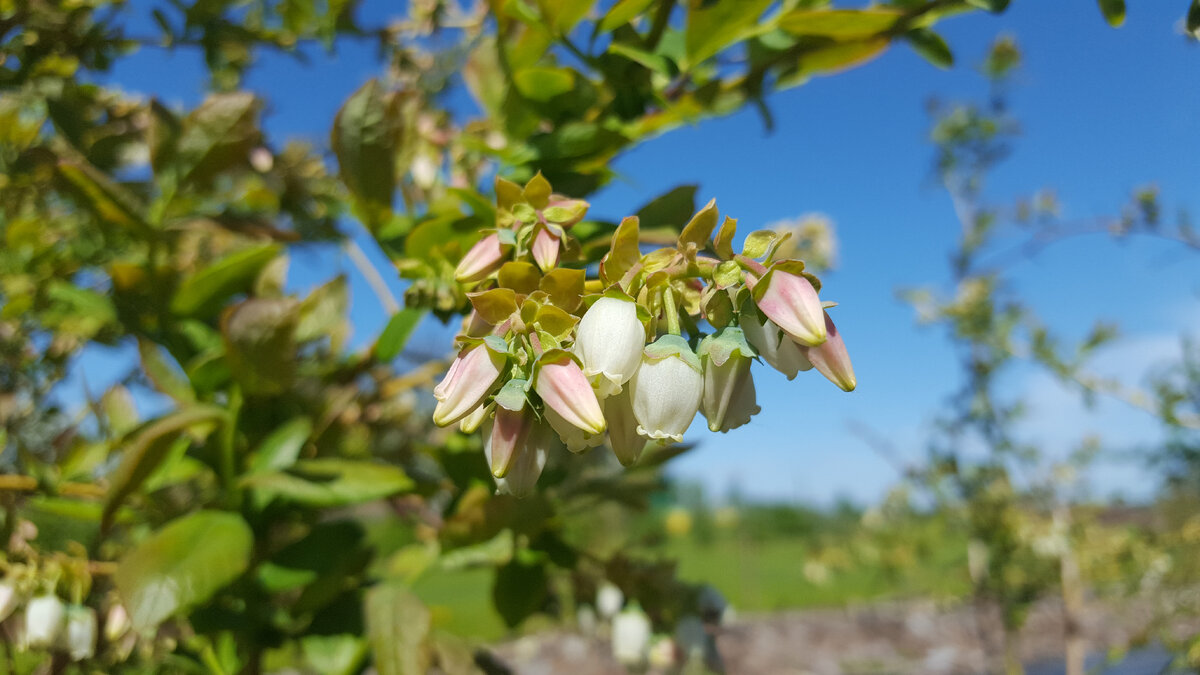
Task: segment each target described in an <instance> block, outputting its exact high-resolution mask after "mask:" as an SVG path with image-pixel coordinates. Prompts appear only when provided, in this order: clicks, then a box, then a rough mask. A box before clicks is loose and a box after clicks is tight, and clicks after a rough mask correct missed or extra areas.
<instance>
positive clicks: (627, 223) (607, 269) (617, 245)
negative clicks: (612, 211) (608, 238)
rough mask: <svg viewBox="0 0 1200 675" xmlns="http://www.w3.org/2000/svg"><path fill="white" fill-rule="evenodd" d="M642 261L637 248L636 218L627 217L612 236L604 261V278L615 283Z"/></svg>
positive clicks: (639, 250)
mask: <svg viewBox="0 0 1200 675" xmlns="http://www.w3.org/2000/svg"><path fill="white" fill-rule="evenodd" d="M641 259H642V251H641V248H640V247H639V246H638V217H637V216H628V217H626V218H625V219H624V220H622V221H621V224H620V225H618V226H617V229H616V231H615V232H613V236H612V247H611V250H610V251H609V253H608V255H607V256H606V257H605V259H604V266H603V267H604V277H605V279H606V280H607V281H608V283H610V284H614V283H617V282H618V281H620V280H621V277H623V276H625V273H626V272H628V271H629V270H630V269H631V268H632V267H633V266H634V265H636V264H637V263H638V261H640V260H641Z"/></svg>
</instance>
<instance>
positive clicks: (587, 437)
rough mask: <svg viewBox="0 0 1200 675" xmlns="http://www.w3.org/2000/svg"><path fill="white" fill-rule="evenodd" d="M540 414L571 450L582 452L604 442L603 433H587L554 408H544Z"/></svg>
mask: <svg viewBox="0 0 1200 675" xmlns="http://www.w3.org/2000/svg"><path fill="white" fill-rule="evenodd" d="M601 405H602V406H603V402H601ZM542 416H543V417H545V418H546V422H547V423H549V424H550V428H551V429H554V433H556V434H558V438H559V440H561V441H562V442H563V444H564V445H566V446H567V450H570V451H571V452H574V453H580V452H584V451H586V450H588V449H590V448H594V447H596V446H598V445H601V444H603V443H604V434H589V433H588V432H586V431H584V430H583V429H580V428H579V427H577V426H575V425H574V424H571V423H570V422H568V421H567V420H565V419H563V416H562V415H559V414H558V413H557V412H555V411H554V408H546V409H545V410H543V411H542Z"/></svg>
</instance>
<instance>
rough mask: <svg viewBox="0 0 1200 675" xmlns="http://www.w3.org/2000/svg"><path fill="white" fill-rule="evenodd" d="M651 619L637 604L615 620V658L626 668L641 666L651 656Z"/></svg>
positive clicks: (613, 637) (613, 634) (613, 641)
mask: <svg viewBox="0 0 1200 675" xmlns="http://www.w3.org/2000/svg"><path fill="white" fill-rule="evenodd" d="M650 636H651V633H650V619H649V618H648V617H647V616H646V613H645V612H643V611H642V608H641V607H639V606H638V605H637V604H636V603H635V604H634V605H633V606H631V607H629V608H627V609H625V610H624V611H622V612H621V613H620V614H618V615H617V616H616V618H614V619H613V627H612V648H613V657H614V658H616V660H617V661H618V662H620V663H621V664H622V665H625V666H640V665H642V664H644V663H645V662H646V658H647V657H648V656H649V655H650Z"/></svg>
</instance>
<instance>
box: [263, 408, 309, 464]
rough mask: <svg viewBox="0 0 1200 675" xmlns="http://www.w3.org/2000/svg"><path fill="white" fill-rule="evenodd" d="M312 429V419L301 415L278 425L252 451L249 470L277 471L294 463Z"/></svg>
mask: <svg viewBox="0 0 1200 675" xmlns="http://www.w3.org/2000/svg"><path fill="white" fill-rule="evenodd" d="M312 430H313V423H312V420H311V419H310V418H308V417H303V416H301V417H293V418H292V419H290V420H288V421H287V422H284V423H283V424H281V425H279V426H278V427H277V428H276V429H275V431H272V432H271V435H269V436H267V437H266V438H264V439H263V441H262V443H260V444H259V446H258V449H257V450H255V451H254V459H253V460H252V461H251V463H250V472H251V473H259V472H262V471H277V470H281V469H286V468H288V467H289V466H291V465H293V464H295V463H296V459H297V458H298V457H300V451H301V450H303V449H304V443H305V442H306V441H308V437H309V436H311V435H312Z"/></svg>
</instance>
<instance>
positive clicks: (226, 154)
mask: <svg viewBox="0 0 1200 675" xmlns="http://www.w3.org/2000/svg"><path fill="white" fill-rule="evenodd" d="M258 108H259V106H258V101H257V100H255V98H254V94H251V93H249V92H234V93H229V94H213V95H212V96H209V97H208V99H207V100H205V101H204V103H202V104H200V106H199V107H198V108H196V109H195V110H193V111H192V113H191V114H190V115H188V116H187V117H186V118H184V120H183V124H182V128H181V130H180V132H179V140H178V145H177V147H176V153H175V161H176V166H177V167H178V174H177V175H178V184H179V185H185V184H188V183H207V182H208V181H209V180H211V179H212V178H213V177H214V176H215V175H217V174H218V173H221V172H223V171H226V170H228V169H229V168H231V167H233V166H237V165H242V164H245V163H246V159H247V157H248V156H249V153H250V151H251V150H252V149H254V148H255V147H257V146H258V145H260V144H261V143H262V134H261V133H260V132H259V130H258Z"/></svg>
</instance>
